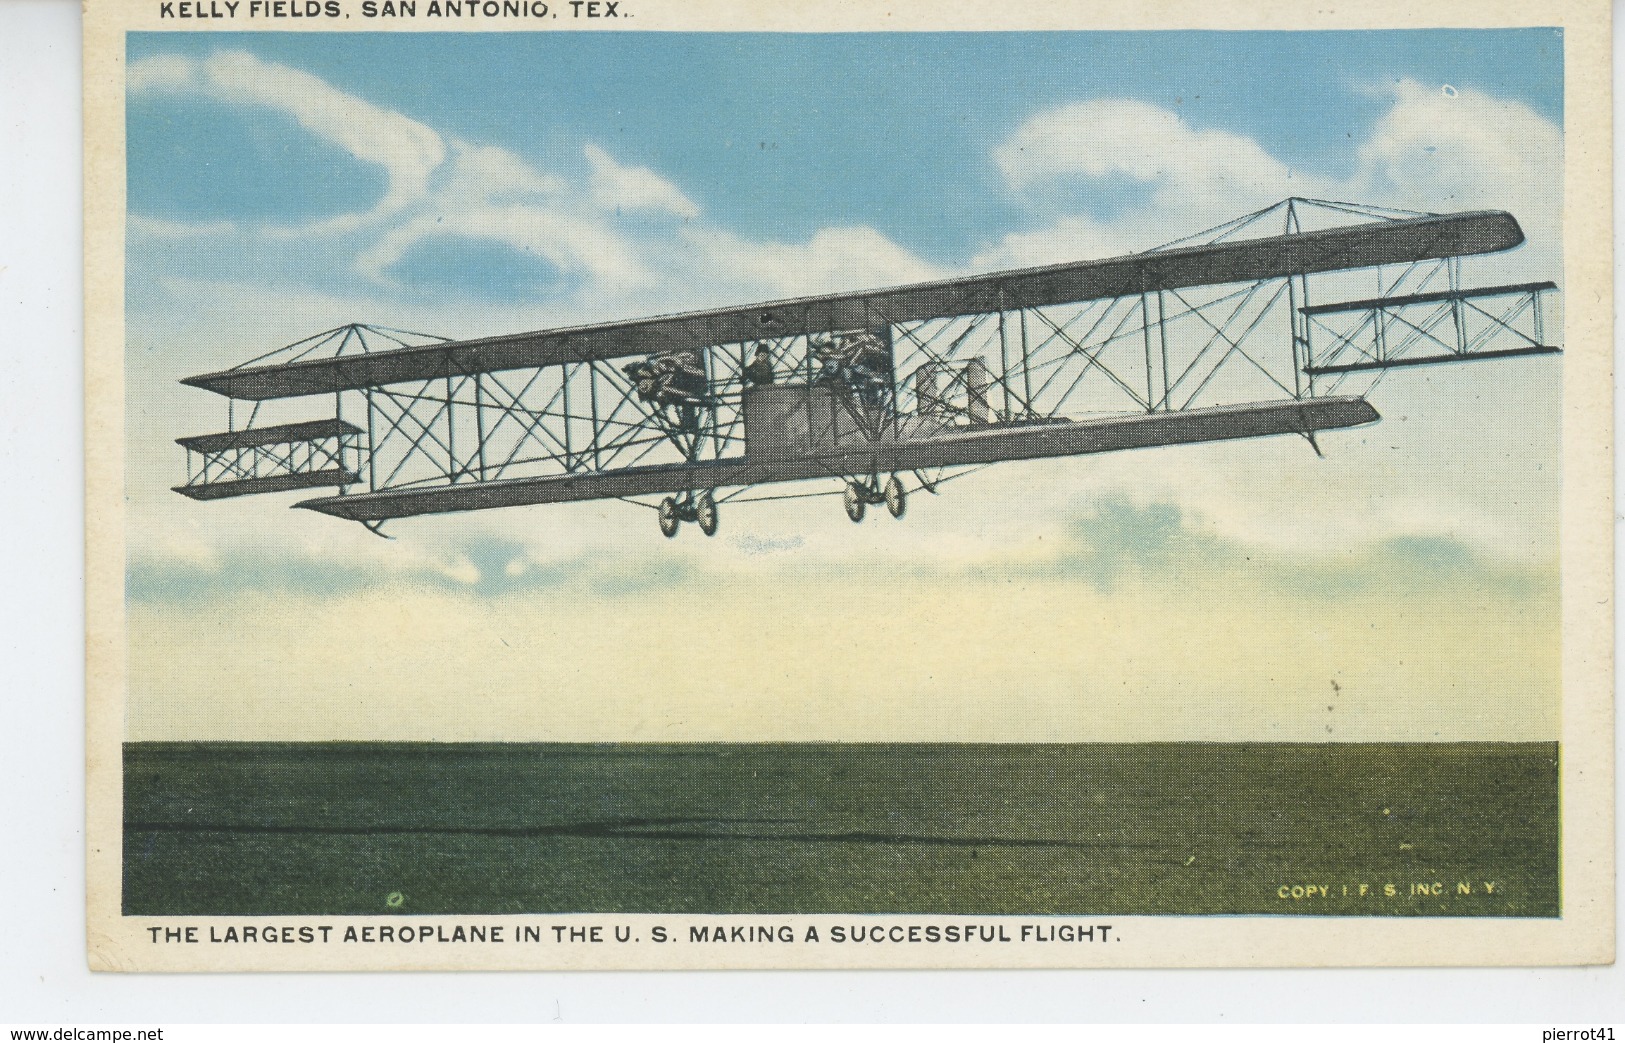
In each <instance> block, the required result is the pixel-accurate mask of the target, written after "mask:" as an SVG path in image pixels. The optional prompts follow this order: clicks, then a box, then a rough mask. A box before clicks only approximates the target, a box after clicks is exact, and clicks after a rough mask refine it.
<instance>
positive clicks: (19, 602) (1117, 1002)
mask: <svg viewBox="0 0 1625 1043" xmlns="http://www.w3.org/2000/svg"><path fill="white" fill-rule="evenodd" d="M92 2H94V0H92ZM1618 15H1619V13H1618V12H1617V11H1616V18H1617V17H1618ZM79 92H80V60H79V8H78V5H77V4H74V3H70V2H66V0H0V360H3V362H0V366H3V368H0V373H3V374H4V375H3V376H0V431H3V438H0V490H3V491H0V533H3V535H4V553H3V554H0V562H3V563H4V564H3V566H0V582H3V583H4V596H3V597H0V829H3V832H0V838H3V839H0V1024H6V1023H10V1024H51V1025H58V1024H75V1023H77V1024H81V1025H84V1024H93V1023H102V1024H106V1023H122V1024H126V1025H136V1024H162V1023H166V1022H167V1023H186V1022H228V1023H244V1022H342V1021H354V1022H371V1023H379V1022H439V1021H444V1022H463V1023H469V1022H553V1021H555V1020H561V1021H564V1022H577V1021H807V1020H812V1021H827V1020H854V1021H881V1020H886V1021H1083V1022H1119V1021H1187V1022H1189V1021H1206V1022H1225V1023H1244V1022H1254V1021H1260V1022H1262V1021H1269V1022H1326V1021H1381V1022H1420V1021H1447V1022H1483V1021H1496V1022H1505V1021H1516V1022H1528V1023H1558V1024H1565V1023H1566V1024H1575V1023H1583V1022H1598V1021H1603V1022H1606V1021H1609V1020H1616V1021H1617V1020H1625V974H1622V973H1621V972H1620V971H1619V970H1618V968H1617V967H1616V968H1599V969H1587V968H1582V969H1535V970H1488V971H1458V970H1393V971H1387V970H1383V971H1374V970H1368V971H1309V970H1298V971H1277V972H1242V971H1161V972H1140V971H1106V972H1087V973H1085V972H1019V973H1018V972H996V973H995V972H983V973H970V972H937V973H929V974H927V973H878V972H871V973H861V974H860V973H833V972H821V973H802V974H763V973H726V974H723V973H712V974H701V973H694V974H688V973H655V974H636V975H633V974H621V975H611V974H480V975H473V974H466V975H457V976H453V975H432V974H391V975H382V974H379V975H358V974H345V975H300V976H246V975H233V976H155V975H111V974H107V975H91V974H90V973H89V971H87V970H86V968H85V946H84V898H83V896H84V857H83V856H84V832H83V807H84V782H83V779H84V774H83V766H84V742H83V731H84V703H83V690H84V670H83V665H82V662H83V656H82V653H83V643H84V611H83V598H82V595H81V588H82V583H83V555H82V552H81V539H82V534H83V497H82V495H81V482H82V478H83V469H82V464H81V459H82V455H83V439H82V436H81V429H82V419H83V412H82V409H83V406H82V398H81V390H80V379H81V376H82V366H81V361H80V347H81V345H80V333H81V328H82V326H81V319H80V315H81V297H80V258H81V254H80V233H81V227H80V194H79V193H80V123H79ZM1617 775H1618V773H1617V771H1616V785H1617Z"/></svg>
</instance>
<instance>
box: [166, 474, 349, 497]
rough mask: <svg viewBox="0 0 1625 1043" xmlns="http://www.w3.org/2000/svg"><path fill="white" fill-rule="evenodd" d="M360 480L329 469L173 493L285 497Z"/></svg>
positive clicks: (183, 488) (197, 486) (208, 484)
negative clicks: (272, 494)
mask: <svg viewBox="0 0 1625 1043" xmlns="http://www.w3.org/2000/svg"><path fill="white" fill-rule="evenodd" d="M360 480H361V476H360V475H358V474H356V473H355V472H354V471H341V470H339V469H338V468H337V467H330V468H328V469H326V470H323V471H294V472H292V473H290V474H273V475H266V476H265V477H263V478H235V479H232V480H230V481H225V482H198V483H196V484H193V485H177V486H175V487H174V488H175V491H176V492H178V493H180V494H181V495H182V496H190V497H191V498H192V499H194V500H225V499H229V498H231V497H233V496H253V495H256V494H258V493H285V492H289V491H291V490H293V489H317V488H321V487H322V486H327V485H338V486H343V485H353V484H355V483H356V482H359V481H360Z"/></svg>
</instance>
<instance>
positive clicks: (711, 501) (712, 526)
mask: <svg viewBox="0 0 1625 1043" xmlns="http://www.w3.org/2000/svg"><path fill="white" fill-rule="evenodd" d="M694 520H695V521H697V522H699V523H700V531H701V532H703V533H705V534H706V535H707V536H715V535H716V534H717V501H716V498H715V497H714V496H712V495H711V490H709V489H705V490H702V491H701V492H700V494H699V495H698V496H696V497H695V498H694Z"/></svg>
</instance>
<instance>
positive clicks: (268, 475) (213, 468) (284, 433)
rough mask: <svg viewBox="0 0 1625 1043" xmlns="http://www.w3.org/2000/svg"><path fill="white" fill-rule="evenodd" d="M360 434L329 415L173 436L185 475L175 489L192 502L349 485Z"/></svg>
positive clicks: (354, 477) (355, 477) (357, 476)
mask: <svg viewBox="0 0 1625 1043" xmlns="http://www.w3.org/2000/svg"><path fill="white" fill-rule="evenodd" d="M364 433H365V432H363V431H362V430H361V429H360V428H359V427H356V426H355V425H354V424H347V423H345V422H344V421H342V420H338V419H332V420H310V421H306V422H304V423H298V424H279V425H277V426H274V427H257V428H246V429H244V430H241V431H222V432H220V433H218V434H212V435H191V436H188V437H186V438H177V439H175V441H176V442H177V443H178V444H179V445H181V446H182V447H184V448H185V449H186V458H187V467H186V473H187V477H186V484H185V485H178V486H176V487H175V491H176V492H178V493H180V494H181V495H182V496H190V497H191V498H192V499H194V500H221V499H226V498H229V497H233V496H253V495H255V494H258V493H280V492H287V491H289V490H292V489H314V488H319V487H321V486H328V485H331V486H339V487H343V486H346V485H352V484H354V483H355V482H357V481H360V479H361V475H360V474H359V473H358V472H357V471H356V470H355V469H354V466H353V465H354V464H355V463H356V461H357V460H358V458H359V456H360V454H361V452H362V448H361V446H360V445H359V444H358V439H359V437H360V436H361V435H362V434H364Z"/></svg>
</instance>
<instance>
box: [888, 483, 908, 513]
mask: <svg viewBox="0 0 1625 1043" xmlns="http://www.w3.org/2000/svg"><path fill="white" fill-rule="evenodd" d="M886 510H888V511H890V512H891V516H892V517H893V518H901V517H902V516H903V512H904V511H906V510H908V494H907V493H905V492H904V491H903V483H902V482H900V481H898V479H897V476H896V475H895V474H894V475H892V476H891V477H890V478H888V479H886Z"/></svg>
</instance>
